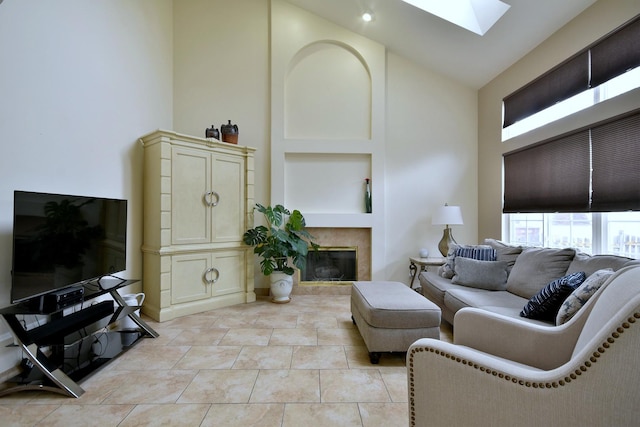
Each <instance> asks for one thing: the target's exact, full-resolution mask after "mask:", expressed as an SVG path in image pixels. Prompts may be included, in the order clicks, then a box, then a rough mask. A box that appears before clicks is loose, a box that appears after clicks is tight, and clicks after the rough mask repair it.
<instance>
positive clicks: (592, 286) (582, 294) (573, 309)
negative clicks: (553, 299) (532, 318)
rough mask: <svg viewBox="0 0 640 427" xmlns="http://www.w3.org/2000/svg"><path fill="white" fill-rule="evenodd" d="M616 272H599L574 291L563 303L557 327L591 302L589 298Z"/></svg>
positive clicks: (607, 270)
mask: <svg viewBox="0 0 640 427" xmlns="http://www.w3.org/2000/svg"><path fill="white" fill-rule="evenodd" d="M613 273H614V271H613V270H612V269H611V268H607V269H603V270H598V271H596V272H594V273H592V274H591V275H590V276H589V277H587V279H586V280H585V281H584V282H583V283H582V284H581V285H580V286H578V288H577V289H576V290H574V291H573V292H572V293H571V294H570V295H569V296H568V297H567V298H566V299H565V300H564V302H563V303H562V305H561V306H560V310H558V315H557V316H556V325H562V324H563V323H566V322H568V321H569V320H571V318H572V317H573V316H574V315H575V314H576V313H577V312H578V310H580V309H581V308H582V306H583V305H585V304H586V303H587V301H589V298H591V296H592V295H593V294H595V293H596V291H597V290H598V289H600V287H602V285H603V284H604V282H606V281H607V279H609V278H610V277H611V276H612V275H613Z"/></svg>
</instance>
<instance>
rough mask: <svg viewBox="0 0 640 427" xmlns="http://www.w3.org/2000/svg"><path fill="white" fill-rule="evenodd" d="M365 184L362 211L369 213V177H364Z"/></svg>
mask: <svg viewBox="0 0 640 427" xmlns="http://www.w3.org/2000/svg"><path fill="white" fill-rule="evenodd" d="M365 182H366V185H365V190H364V211H365V212H366V213H371V212H372V211H371V186H370V185H369V178H366V179H365Z"/></svg>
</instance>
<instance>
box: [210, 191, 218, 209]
mask: <svg viewBox="0 0 640 427" xmlns="http://www.w3.org/2000/svg"><path fill="white" fill-rule="evenodd" d="M209 193H211V195H212V196H213V197H215V198H216V200H215V202H214V201H212V202H211V203H209V206H214V207H215V206H218V203H220V195H219V194H218V193H216V192H215V191H210V192H209Z"/></svg>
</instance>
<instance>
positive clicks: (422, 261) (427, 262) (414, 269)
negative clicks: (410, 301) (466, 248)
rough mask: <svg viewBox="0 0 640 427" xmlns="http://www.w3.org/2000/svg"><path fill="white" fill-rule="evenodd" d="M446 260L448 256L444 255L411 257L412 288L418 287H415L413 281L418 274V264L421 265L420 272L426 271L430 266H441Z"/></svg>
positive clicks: (410, 284)
mask: <svg viewBox="0 0 640 427" xmlns="http://www.w3.org/2000/svg"><path fill="white" fill-rule="evenodd" d="M445 261H446V258H442V257H429V258H418V257H409V272H410V273H411V282H410V283H409V287H410V288H411V289H416V288H414V287H413V282H414V281H415V280H416V276H417V275H418V266H420V273H421V272H423V271H426V270H427V268H429V267H440V266H441V265H443V264H444V263H445Z"/></svg>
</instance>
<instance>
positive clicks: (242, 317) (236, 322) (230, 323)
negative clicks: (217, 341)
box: [212, 314, 258, 329]
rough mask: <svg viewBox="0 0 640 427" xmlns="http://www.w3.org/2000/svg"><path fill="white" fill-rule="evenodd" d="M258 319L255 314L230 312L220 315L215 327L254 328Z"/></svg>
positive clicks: (214, 324)
mask: <svg viewBox="0 0 640 427" xmlns="http://www.w3.org/2000/svg"><path fill="white" fill-rule="evenodd" d="M257 319H258V316H255V315H246V314H229V315H227V316H220V317H219V318H218V319H217V320H216V321H215V322H214V323H213V326H212V327H213V328H223V329H225V328H254V327H255V326H254V323H255V321H256V320H257Z"/></svg>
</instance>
